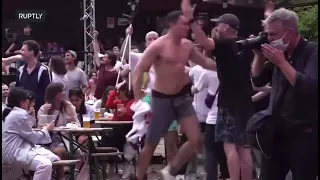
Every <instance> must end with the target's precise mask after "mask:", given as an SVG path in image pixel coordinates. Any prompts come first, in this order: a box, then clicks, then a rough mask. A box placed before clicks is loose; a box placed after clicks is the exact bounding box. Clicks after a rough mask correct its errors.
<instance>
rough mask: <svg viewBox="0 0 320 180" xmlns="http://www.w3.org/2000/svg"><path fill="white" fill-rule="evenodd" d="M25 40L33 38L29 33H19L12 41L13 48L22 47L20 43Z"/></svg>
mask: <svg viewBox="0 0 320 180" xmlns="http://www.w3.org/2000/svg"><path fill="white" fill-rule="evenodd" d="M26 40H33V36H31V35H25V34H20V35H18V36H17V37H16V39H15V40H14V41H13V43H14V44H15V47H14V50H13V51H16V50H19V49H21V47H22V43H23V42H24V41H26Z"/></svg>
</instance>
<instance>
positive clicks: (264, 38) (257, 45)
mask: <svg viewBox="0 0 320 180" xmlns="http://www.w3.org/2000/svg"><path fill="white" fill-rule="evenodd" d="M265 43H269V41H268V34H267V33H266V32H261V33H259V35H258V36H257V37H254V38H248V39H245V40H240V41H237V44H238V45H239V46H240V49H242V50H252V49H261V45H262V44H265Z"/></svg>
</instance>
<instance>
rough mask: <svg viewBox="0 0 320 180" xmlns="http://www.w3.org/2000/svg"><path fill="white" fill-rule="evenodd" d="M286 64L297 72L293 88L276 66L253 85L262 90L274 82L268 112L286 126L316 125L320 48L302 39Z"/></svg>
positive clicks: (264, 71) (263, 73) (254, 81)
mask: <svg viewBox="0 0 320 180" xmlns="http://www.w3.org/2000/svg"><path fill="white" fill-rule="evenodd" d="M287 60H288V61H289V62H290V63H291V65H292V66H293V68H294V69H295V70H296V83H295V85H294V86H292V85H291V84H290V83H289V81H288V80H287V78H286V77H285V75H284V74H283V73H282V71H281V69H280V68H279V67H276V66H274V67H273V68H264V69H263V70H262V72H261V73H260V75H259V76H256V77H253V78H252V82H253V84H254V85H255V86H256V87H261V86H264V85H266V84H267V83H268V82H270V81H271V79H272V91H271V97H270V101H269V107H268V111H269V112H270V113H272V115H274V116H278V117H281V118H282V119H284V120H285V122H284V123H285V125H286V126H289V127H292V126H294V127H303V126H304V125H306V126H310V125H314V124H315V123H317V121H318V45H317V44H315V43H311V42H308V41H307V40H305V39H304V38H302V37H301V39H300V41H299V44H298V46H297V47H296V49H295V50H294V52H293V53H292V56H291V57H290V58H287Z"/></svg>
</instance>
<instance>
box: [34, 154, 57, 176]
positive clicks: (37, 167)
mask: <svg viewBox="0 0 320 180" xmlns="http://www.w3.org/2000/svg"><path fill="white" fill-rule="evenodd" d="M29 170H31V171H35V173H34V175H33V180H51V174H52V163H51V161H50V160H49V159H47V158H46V157H43V156H40V155H37V156H35V157H34V158H33V159H32V161H31V164H30V166H29Z"/></svg>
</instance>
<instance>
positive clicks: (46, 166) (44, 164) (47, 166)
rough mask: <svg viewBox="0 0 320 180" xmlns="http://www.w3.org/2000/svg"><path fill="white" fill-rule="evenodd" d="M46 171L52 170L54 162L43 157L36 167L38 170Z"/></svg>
mask: <svg viewBox="0 0 320 180" xmlns="http://www.w3.org/2000/svg"><path fill="white" fill-rule="evenodd" d="M39 170H41V171H46V172H50V173H51V171H52V162H51V161H50V160H49V159H45V158H44V159H43V160H41V162H40V163H39V165H38V166H37V168H36V171H39Z"/></svg>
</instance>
